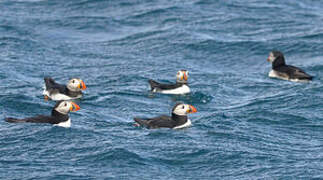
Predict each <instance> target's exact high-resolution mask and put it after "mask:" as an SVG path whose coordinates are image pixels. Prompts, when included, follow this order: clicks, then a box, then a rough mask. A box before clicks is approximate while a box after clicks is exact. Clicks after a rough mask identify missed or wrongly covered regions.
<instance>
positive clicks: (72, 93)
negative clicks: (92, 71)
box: [66, 86, 82, 97]
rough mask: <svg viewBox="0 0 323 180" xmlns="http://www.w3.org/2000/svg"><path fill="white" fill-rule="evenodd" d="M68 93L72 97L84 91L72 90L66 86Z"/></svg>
mask: <svg viewBox="0 0 323 180" xmlns="http://www.w3.org/2000/svg"><path fill="white" fill-rule="evenodd" d="M66 94H67V95H68V96H71V97H76V96H78V95H80V94H82V91H72V90H70V89H69V88H68V87H67V86H66Z"/></svg>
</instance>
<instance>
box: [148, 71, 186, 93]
mask: <svg viewBox="0 0 323 180" xmlns="http://www.w3.org/2000/svg"><path fill="white" fill-rule="evenodd" d="M187 80H188V71H187V70H180V71H178V72H177V74H176V83H175V84H162V83H158V82H156V81H154V80H152V79H150V80H149V81H148V82H149V84H150V87H151V91H152V92H157V93H162V94H187V93H189V92H190V88H189V87H188V84H187Z"/></svg>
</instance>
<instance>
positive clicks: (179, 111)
mask: <svg viewBox="0 0 323 180" xmlns="http://www.w3.org/2000/svg"><path fill="white" fill-rule="evenodd" d="M196 112H197V110H196V108H195V107H194V106H192V105H189V104H183V103H177V104H176V105H175V106H174V107H173V109H172V113H173V114H176V115H179V116H186V115H187V114H190V113H196Z"/></svg>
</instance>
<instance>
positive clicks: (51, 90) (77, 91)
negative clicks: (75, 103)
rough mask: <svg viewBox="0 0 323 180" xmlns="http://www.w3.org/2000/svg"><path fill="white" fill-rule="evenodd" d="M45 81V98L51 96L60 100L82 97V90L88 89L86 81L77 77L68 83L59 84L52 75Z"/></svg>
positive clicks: (55, 99)
mask: <svg viewBox="0 0 323 180" xmlns="http://www.w3.org/2000/svg"><path fill="white" fill-rule="evenodd" d="M44 81H45V88H44V91H43V95H44V98H45V100H47V99H49V98H50V99H52V100H54V101H60V100H71V99H77V98H81V97H82V95H83V93H82V90H85V89H86V85H85V83H84V82H83V81H82V80H81V79H77V78H74V79H71V80H69V81H68V83H67V85H62V84H58V83H56V82H55V81H54V79H52V78H50V77H46V78H44Z"/></svg>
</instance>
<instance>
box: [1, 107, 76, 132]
mask: <svg viewBox="0 0 323 180" xmlns="http://www.w3.org/2000/svg"><path fill="white" fill-rule="evenodd" d="M78 110H80V106H78V105H77V104H76V103H74V102H71V101H58V102H57V103H56V105H55V106H54V108H53V110H52V114H51V115H50V116H44V115H38V116H35V117H30V118H24V119H16V118H5V121H7V122H9V123H49V124H53V125H56V126H61V127H66V128H67V127H71V119H70V117H69V116H68V113H69V112H70V111H78Z"/></svg>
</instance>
